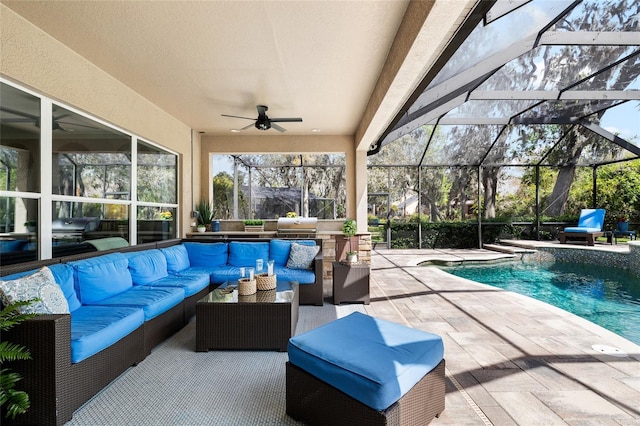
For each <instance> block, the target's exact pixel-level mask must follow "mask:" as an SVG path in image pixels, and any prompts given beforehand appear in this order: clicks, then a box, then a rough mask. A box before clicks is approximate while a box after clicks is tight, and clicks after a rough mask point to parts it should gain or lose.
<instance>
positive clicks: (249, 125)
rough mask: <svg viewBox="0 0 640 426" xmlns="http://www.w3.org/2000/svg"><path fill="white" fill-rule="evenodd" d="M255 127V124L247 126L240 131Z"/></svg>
mask: <svg viewBox="0 0 640 426" xmlns="http://www.w3.org/2000/svg"><path fill="white" fill-rule="evenodd" d="M253 126H255V123H251V124H249V125H247V126H244V127H243V128H242V129H240V131H243V130H247V129H248V128H249V127H253Z"/></svg>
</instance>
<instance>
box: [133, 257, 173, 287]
mask: <svg viewBox="0 0 640 426" xmlns="http://www.w3.org/2000/svg"><path fill="white" fill-rule="evenodd" d="M125 255H126V256H127V258H128V259H129V272H130V273H131V279H132V281H133V284H134V285H145V284H149V283H152V282H154V281H157V280H159V279H162V278H165V277H166V276H168V272H167V258H166V257H165V256H164V255H163V254H162V252H161V251H160V250H158V249H152V250H144V251H135V252H131V253H126V254H125Z"/></svg>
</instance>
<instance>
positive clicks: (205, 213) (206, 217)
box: [196, 200, 215, 226]
mask: <svg viewBox="0 0 640 426" xmlns="http://www.w3.org/2000/svg"><path fill="white" fill-rule="evenodd" d="M196 211H197V212H198V225H205V226H206V225H208V224H210V223H211V221H212V220H213V217H214V215H215V212H214V209H213V206H212V205H211V203H207V202H206V201H204V200H201V201H200V202H199V203H198V204H196Z"/></svg>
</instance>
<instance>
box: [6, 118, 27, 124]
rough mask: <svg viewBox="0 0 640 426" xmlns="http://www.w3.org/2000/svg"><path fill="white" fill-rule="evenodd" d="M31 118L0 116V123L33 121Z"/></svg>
mask: <svg viewBox="0 0 640 426" xmlns="http://www.w3.org/2000/svg"><path fill="white" fill-rule="evenodd" d="M33 122H34V119H33V118H0V123H33Z"/></svg>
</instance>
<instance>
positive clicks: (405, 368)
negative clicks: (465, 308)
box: [289, 312, 444, 410]
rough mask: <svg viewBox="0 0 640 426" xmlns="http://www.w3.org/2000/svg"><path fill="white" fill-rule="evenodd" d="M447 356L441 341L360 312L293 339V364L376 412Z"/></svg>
mask: <svg viewBox="0 0 640 426" xmlns="http://www.w3.org/2000/svg"><path fill="white" fill-rule="evenodd" d="M443 356H444V346H443V344H442V338H441V337H440V336H437V335H435V334H431V333H426V332H424V331H421V330H416V329H413V328H408V327H405V326H403V325H400V324H395V323H392V322H389V321H385V320H381V319H378V318H374V317H370V316H367V315H364V314H361V313H359V312H355V313H352V314H351V315H349V316H346V317H343V318H340V319H338V320H335V321H332V322H330V323H328V324H325V325H323V326H320V327H318V328H316V329H313V330H311V331H309V332H307V333H304V334H301V335H299V336H295V337H292V338H291V339H290V340H289V361H290V362H291V363H292V364H294V365H296V366H298V367H300V368H302V369H303V370H305V371H307V372H308V373H310V374H311V375H313V376H315V377H317V378H318V379H320V380H322V381H324V382H326V383H328V384H330V385H331V386H333V387H335V388H337V389H339V390H341V391H342V392H344V393H346V394H347V395H349V396H351V397H353V398H354V399H356V400H358V401H360V402H362V403H363V404H365V405H367V406H369V407H371V408H373V409H374V410H385V409H386V408H388V407H389V406H390V405H391V404H393V403H394V402H396V401H397V400H398V399H400V398H401V397H402V396H403V395H404V394H405V393H407V392H408V391H409V390H410V389H411V388H412V387H413V386H414V385H415V384H416V383H418V382H419V381H420V380H421V379H422V378H423V377H424V376H425V375H426V374H427V373H428V372H429V371H431V370H433V369H434V368H435V367H436V366H437V365H438V364H439V363H440V361H442V359H443ZM329 408H330V407H329Z"/></svg>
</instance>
